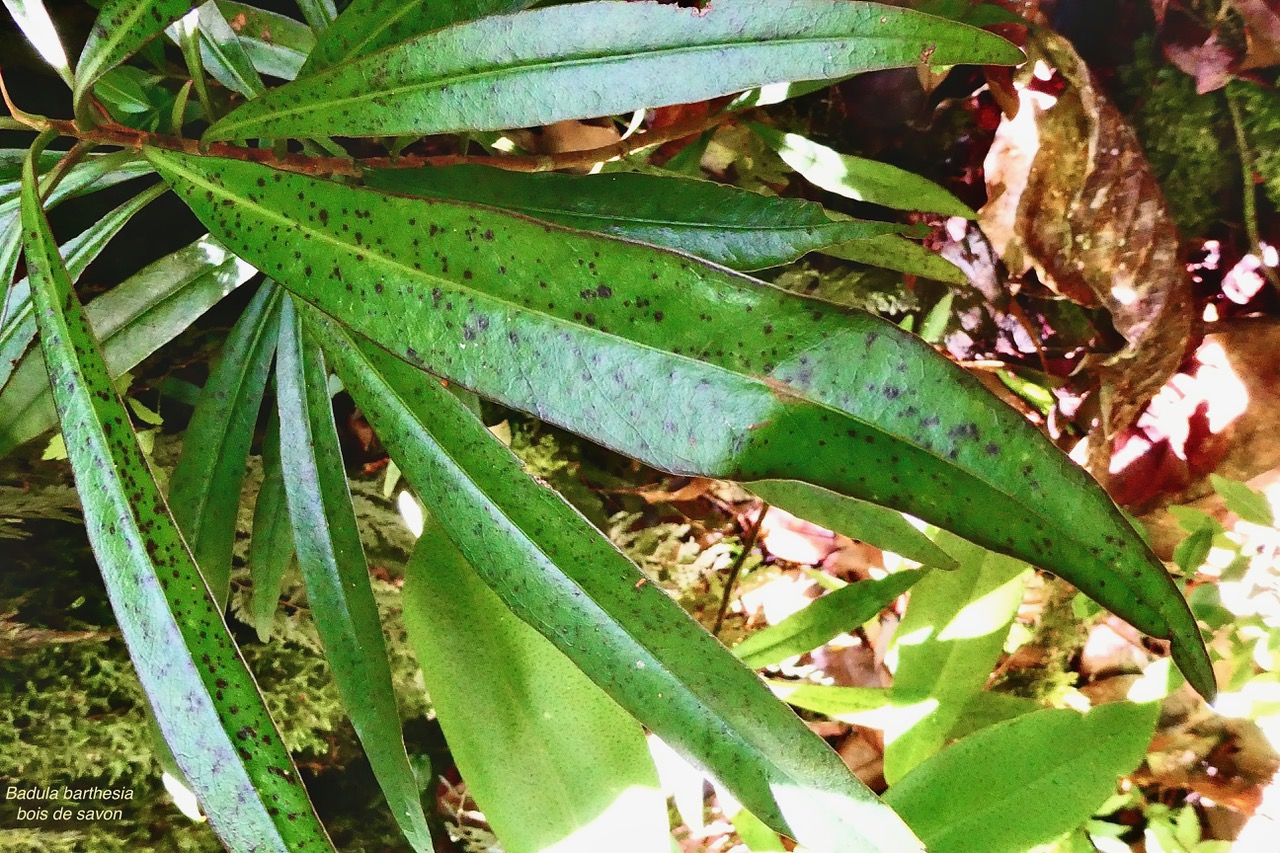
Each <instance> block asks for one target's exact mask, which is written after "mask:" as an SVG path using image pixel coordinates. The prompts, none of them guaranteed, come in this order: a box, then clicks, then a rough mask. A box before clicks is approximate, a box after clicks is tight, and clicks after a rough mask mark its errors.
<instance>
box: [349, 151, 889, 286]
mask: <svg viewBox="0 0 1280 853" xmlns="http://www.w3.org/2000/svg"><path fill="white" fill-rule="evenodd" d="M365 183H366V184H368V185H369V186H374V187H379V188H381V189H386V190H391V191H393V192H398V193H404V194H405V195H417V196H423V197H426V198H444V199H453V200H454V201H465V202H471V203H473V204H484V205H490V206H492V207H500V208H502V209H503V210H510V211H513V212H515V213H523V214H525V215H526V216H531V217H533V218H534V219H544V220H546V221H548V222H557V223H559V224H561V225H567V226H569V227H570V228H580V229H582V230H583V231H599V232H600V233H602V234H612V235H613V236H615V237H628V238H630V239H632V240H639V241H640V242H642V243H653V244H655V245H658V246H666V247H667V248H670V249H679V250H681V251H683V252H688V253H689V254H691V255H697V256H698V257H700V258H706V259H707V260H708V261H714V262H715V263H718V264H724V265H725V266H727V267H732V268H733V269H736V270H757V269H763V268H765V267H772V266H778V265H779V264H785V263H789V262H791V261H794V260H795V259H796V258H798V257H800V256H801V255H803V254H805V253H806V252H811V251H813V250H814V249H821V248H823V247H826V246H831V245H833V244H835V243H843V242H846V241H848V240H862V239H866V238H868V237H875V236H879V235H884V234H894V233H897V232H900V231H902V230H903V226H901V225H895V224H893V223H891V222H867V221H863V220H855V219H846V220H839V221H837V220H835V219H832V218H830V217H829V216H827V215H826V212H825V211H824V210H823V209H822V207H821V205H817V204H814V203H813V202H808V201H801V200H799V199H783V198H770V197H768V196H763V195H759V194H757V193H753V192H748V191H746V190H740V189H738V188H737V187H729V186H723V185H720V184H713V183H711V182H710V181H695V180H690V179H688V178H676V177H666V176H663V175H645V174H639V173H619V174H611V175H595V176H592V177H582V176H578V175H562V174H558V173H547V174H534V175H526V174H520V173H518V172H506V171H503V170H501V169H490V168H487V167H485V166H455V167H452V168H444V169H415V170H408V169H384V170H378V171H370V172H367V173H366V174H365Z"/></svg>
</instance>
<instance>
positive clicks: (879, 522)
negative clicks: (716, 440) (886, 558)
mask: <svg viewBox="0 0 1280 853" xmlns="http://www.w3.org/2000/svg"><path fill="white" fill-rule="evenodd" d="M747 488H749V489H750V490H751V491H752V492H753V493H754V494H755V496H756V497H758V498H760V499H761V500H763V501H765V502H766V503H769V504H771V505H772V506H776V507H778V508H779V509H782V510H786V511H787V512H789V513H791V514H792V515H796V516H799V517H800V518H803V519H805V520H806V521H812V522H813V523H814V524H817V525H819V526H820V527H825V528H827V529H828V530H834V531H835V532H836V533H840V534H843V535H845V536H848V537H849V538H850V539H860V540H862V541H865V542H870V543H871V544H873V545H875V546H876V547H879V548H883V549H885V550H886V551H892V552H893V553H895V554H898V555H900V556H903V557H906V558H907V559H908V560H915V561H916V562H917V563H920V564H922V565H925V566H930V567H932V568H937V569H947V570H950V569H954V568H956V566H958V565H959V563H957V562H956V558H955V557H952V556H951V555H950V554H948V553H947V552H946V551H944V550H942V549H941V548H939V547H938V546H937V544H936V543H935V542H934V541H933V540H932V539H930V538H929V537H928V536H925V535H924V534H923V533H921V532H920V531H919V530H917V529H916V528H915V527H913V526H912V525H911V523H910V522H909V521H907V520H906V519H905V518H903V517H902V513H900V512H896V511H894V510H892V509H886V508H885V507H882V506H876V505H875V504H872V503H867V502H866V501H860V500H858V499H857V498H850V497H845V496H844V495H838V494H836V493H834V492H830V491H828V490H826V489H821V488H818V487H817V486H811V485H809V484H808V483H800V482H796V481H794V480H756V481H754V482H750V483H747Z"/></svg>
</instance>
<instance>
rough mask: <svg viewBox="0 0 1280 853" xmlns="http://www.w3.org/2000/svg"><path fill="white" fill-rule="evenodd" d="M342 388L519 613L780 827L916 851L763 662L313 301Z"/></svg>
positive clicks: (821, 846) (433, 390)
mask: <svg viewBox="0 0 1280 853" xmlns="http://www.w3.org/2000/svg"><path fill="white" fill-rule="evenodd" d="M307 320H308V328H309V329H311V330H312V332H313V333H314V334H315V335H316V336H317V338H318V339H320V340H321V341H322V343H323V346H324V349H325V351H326V352H327V353H328V354H329V355H330V357H331V358H332V359H333V361H334V365H335V367H336V368H337V370H338V373H339V375H340V376H341V377H342V381H343V385H344V387H345V388H346V389H347V391H348V392H349V393H350V394H351V395H352V397H353V398H354V399H355V401H356V404H357V405H358V406H359V407H360V409H361V411H362V412H364V414H365V416H366V417H367V418H368V419H369V421H370V423H372V424H373V425H374V428H375V429H376V430H377V431H378V434H379V436H380V437H381V438H382V440H383V442H384V444H385V445H386V447H387V449H388V451H389V452H390V454H391V457H392V459H393V460H395V462H396V464H397V465H398V466H399V467H400V469H401V471H402V473H403V474H404V477H405V478H406V479H407V480H408V481H409V482H410V483H411V484H412V485H413V487H414V489H415V490H416V491H417V493H418V494H419V496H421V498H422V499H423V501H424V503H426V505H427V508H428V509H429V510H430V511H431V513H432V515H433V516H434V517H435V518H436V519H437V520H438V521H439V522H440V524H441V527H442V528H443V529H444V530H445V531H446V532H447V533H448V535H449V537H450V538H451V539H452V540H453V543H454V545H455V546H457V548H458V549H459V550H460V551H461V552H462V553H463V554H464V555H465V556H466V558H467V560H468V561H469V562H470V563H471V565H472V566H473V567H474V568H475V570H476V571H477V572H478V573H479V574H480V576H481V577H482V578H483V579H484V581H485V583H486V584H488V586H489V587H490V588H491V589H492V590H493V591H494V592H495V593H496V594H497V595H498V597H499V598H500V599H502V602H503V603H504V604H505V605H506V606H507V607H508V608H510V609H511V610H512V611H513V612H514V613H515V614H516V615H517V616H519V617H520V618H521V619H522V620H523V621H524V622H526V623H528V624H529V625H531V626H533V627H534V628H535V629H536V630H537V631H538V632H539V633H540V634H542V635H543V636H544V637H546V638H547V639H548V640H550V641H551V642H552V643H554V644H555V646H556V647H557V648H558V649H560V651H561V652H563V653H564V654H565V655H566V656H568V657H569V658H570V659H571V660H573V662H574V663H575V664H576V665H577V666H578V667H579V668H580V669H581V670H582V671H583V672H584V673H586V674H587V676H588V677H590V678H591V680H592V681H594V682H595V683H596V684H598V685H599V686H600V687H602V688H603V689H604V690H605V691H606V692H607V693H608V694H609V695H610V696H612V697H613V699H614V700H615V701H616V702H618V704H620V705H621V706H622V707H623V708H625V709H626V710H627V711H629V712H630V713H631V714H632V715H634V716H635V717H636V719H638V720H639V721H640V722H641V723H643V724H644V725H645V726H647V727H648V728H649V729H651V730H652V731H653V732H654V733H655V734H657V735H658V736H659V737H661V738H662V739H663V740H664V741H665V742H666V743H668V744H670V745H671V747H672V748H674V749H676V750H677V751H679V752H680V753H681V754H682V755H684V756H685V757H686V758H687V759H688V760H689V761H691V762H693V763H694V764H696V765H698V766H700V767H703V768H705V769H706V770H707V771H708V772H709V773H710V774H712V775H714V776H715V777H716V778H717V779H719V780H720V782H721V783H723V784H724V785H725V786H726V787H727V788H729V789H730V790H731V791H732V792H733V794H734V796H736V797H737V798H738V799H739V800H740V801H741V802H742V803H743V804H744V805H746V806H747V807H748V808H750V809H751V811H753V812H755V813H756V815H758V816H759V817H760V818H761V819H762V820H764V821H765V822H766V823H768V824H769V825H770V826H772V827H774V828H775V829H777V830H779V831H782V832H787V833H788V834H791V835H793V836H794V837H796V838H797V840H799V841H800V842H801V843H802V844H805V845H806V846H809V847H811V848H813V849H816V850H824V851H832V853H840V851H854V850H858V851H866V850H877V851H886V853H889V851H893V853H898V851H903V852H904V853H905V851H909V850H917V849H919V847H918V845H917V844H916V843H915V841H914V840H913V839H912V838H911V836H910V835H909V834H908V833H905V832H904V831H903V827H902V826H901V824H900V823H899V821H898V819H897V817H896V816H895V815H893V814H892V813H891V812H888V811H887V810H884V809H882V808H881V807H880V805H879V803H878V801H877V800H876V799H875V797H874V796H873V795H872V794H871V793H870V792H869V791H868V790H867V789H866V788H865V787H863V786H862V784H861V783H860V782H858V781H857V779H856V778H855V777H854V776H852V775H851V774H850V773H849V772H848V770H847V769H846V768H845V767H844V765H843V764H842V763H841V762H840V760H839V758H838V757H837V756H836V755H835V753H833V752H832V751H831V750H830V748H829V747H827V745H826V744H825V743H823V742H822V741H821V740H820V739H818V738H817V737H816V736H815V735H813V733H812V732H810V731H809V730H808V728H807V727H806V726H805V725H804V724H803V723H802V722H800V720H799V719H798V718H797V717H796V716H795V715H794V714H793V713H792V712H791V711H790V710H788V709H787V708H786V707H785V706H784V705H782V704H781V703H779V702H777V701H776V700H774V698H773V697H772V696H770V695H769V693H768V691H767V690H765V689H764V688H763V686H762V685H761V683H760V681H759V679H757V678H756V676H755V674H754V673H753V672H751V671H750V670H749V669H747V668H746V667H745V666H743V665H742V663H741V662H739V661H738V660H737V659H736V658H734V657H733V655H732V654H731V653H729V652H728V651H727V650H726V649H725V648H724V647H723V646H722V645H720V644H719V643H718V642H716V640H715V639H714V638H713V637H712V636H711V635H710V634H708V633H707V631H706V630H705V629H703V628H702V627H701V626H700V625H698V624H697V623H696V622H694V621H693V620H692V619H691V618H690V617H689V616H688V614H686V613H685V612H684V611H683V610H681V609H680V607H679V605H677V604H676V603H675V602H674V601H672V599H671V598H670V597H668V596H667V595H666V593H664V592H662V591H661V589H659V588H658V587H657V586H656V585H655V584H652V583H646V580H647V579H646V578H645V576H644V575H643V574H642V573H641V572H640V570H639V569H638V568H636V566H635V564H634V563H632V562H631V561H630V560H628V559H627V558H626V557H625V556H624V555H623V554H622V553H621V552H620V551H618V550H617V549H616V548H615V547H614V546H613V545H612V544H611V543H609V542H608V540H606V539H604V537H602V536H601V535H600V533H599V531H597V530H596V529H595V528H594V527H592V526H591V523H590V522H589V521H587V520H586V519H585V518H584V517H583V516H581V515H580V514H578V512H577V511H576V510H574V509H573V508H572V507H571V506H570V505H569V504H568V503H566V502H565V500H564V499H563V498H562V497H560V495H558V494H557V493H555V492H553V491H551V490H550V489H548V488H545V487H543V486H541V485H539V484H538V483H536V482H535V481H534V480H532V479H530V478H529V477H528V475H526V474H525V473H524V471H523V469H522V467H521V465H520V463H519V462H518V461H517V460H516V458H515V457H514V456H513V455H512V454H511V453H510V451H509V450H507V449H506V447H505V446H503V445H502V443H501V442H500V441H499V440H498V439H497V438H495V437H494V436H493V435H492V434H491V433H490V432H489V431H488V430H486V429H485V428H484V426H483V424H482V423H481V422H480V421H479V420H477V419H476V418H475V416H474V415H473V414H472V413H471V412H469V411H468V410H467V408H466V405H465V404H464V403H463V402H462V401H460V400H459V399H458V398H456V397H455V396H453V395H452V394H451V393H449V391H448V390H447V389H445V388H443V387H442V386H441V385H440V384H439V383H438V382H436V381H434V380H431V379H427V380H426V381H424V378H423V377H422V375H421V374H420V373H418V372H417V371H416V370H414V369H413V368H411V367H410V366H408V365H406V364H404V363H403V362H401V361H398V360H396V359H393V358H391V357H390V356H389V355H387V354H386V353H385V352H383V351H381V350H379V349H377V348H375V347H373V346H371V345H370V344H368V343H358V342H357V341H356V340H354V339H353V338H352V337H351V336H349V335H348V334H346V333H345V332H344V331H343V330H342V329H341V327H339V326H338V325H337V324H336V323H334V322H333V321H332V320H329V319H327V318H326V317H324V315H322V314H320V313H319V312H316V311H314V310H311V311H308V312H307Z"/></svg>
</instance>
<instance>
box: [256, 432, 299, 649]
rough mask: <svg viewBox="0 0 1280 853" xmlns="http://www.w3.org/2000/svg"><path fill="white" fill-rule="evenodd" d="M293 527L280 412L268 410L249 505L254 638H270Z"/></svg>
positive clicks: (291, 545)
mask: <svg viewBox="0 0 1280 853" xmlns="http://www.w3.org/2000/svg"><path fill="white" fill-rule="evenodd" d="M293 554H294V548H293V527H292V526H291V524H290V521H289V502H288V498H287V497H286V495H285V491H284V469H283V468H282V467H281V465H280V415H279V412H272V413H271V420H270V421H269V423H268V424H267V436H266V438H265V439H264V441H263V445H262V485H261V486H260V487H259V489H258V502H257V503H256V504H254V507H253V536H252V538H251V539H250V540H249V579H250V580H251V581H252V582H253V590H252V598H251V601H250V608H249V609H250V611H251V612H252V613H253V625H254V628H255V629H257V632H258V639H260V640H262V642H264V643H265V642H267V640H269V639H271V628H272V626H273V625H274V624H275V615H276V607H277V606H278V605H279V604H280V590H281V587H282V586H283V584H284V575H285V572H286V570H288V568H289V563H290V561H291V560H292V559H293Z"/></svg>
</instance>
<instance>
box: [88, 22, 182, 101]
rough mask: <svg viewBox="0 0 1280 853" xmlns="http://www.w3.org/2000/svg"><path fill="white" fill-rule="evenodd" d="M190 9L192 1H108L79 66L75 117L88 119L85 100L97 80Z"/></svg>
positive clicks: (95, 23) (94, 23)
mask: <svg viewBox="0 0 1280 853" xmlns="http://www.w3.org/2000/svg"><path fill="white" fill-rule="evenodd" d="M190 9H191V0H106V2H104V3H103V4H102V7H101V9H100V10H99V11H98V17H97V20H95V21H94V22H93V29H91V30H90V31H89V40H88V41H87V42H85V46H84V50H82V51H81V52H80V61H79V62H78V63H76V86H75V103H76V115H77V116H80V115H86V114H88V113H86V111H85V109H84V103H83V101H84V98H85V96H86V95H87V94H88V93H89V92H90V91H91V88H92V86H93V84H94V83H96V82H98V78H99V77H101V76H102V75H103V74H105V73H106V72H107V71H108V70H110V69H112V68H114V67H115V66H117V65H119V64H120V63H121V62H123V61H124V60H126V59H128V58H129V57H130V56H132V55H133V54H134V53H135V52H136V51H137V50H138V48H140V47H142V46H143V45H144V44H146V43H147V42H148V41H150V40H151V39H153V38H155V37H156V36H157V35H159V34H160V33H162V32H164V28H165V27H167V26H169V24H171V23H173V22H174V21H176V20H177V19H178V18H181V17H182V16H183V15H185V14H186V13H187V12H188V11H189V10H190Z"/></svg>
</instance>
